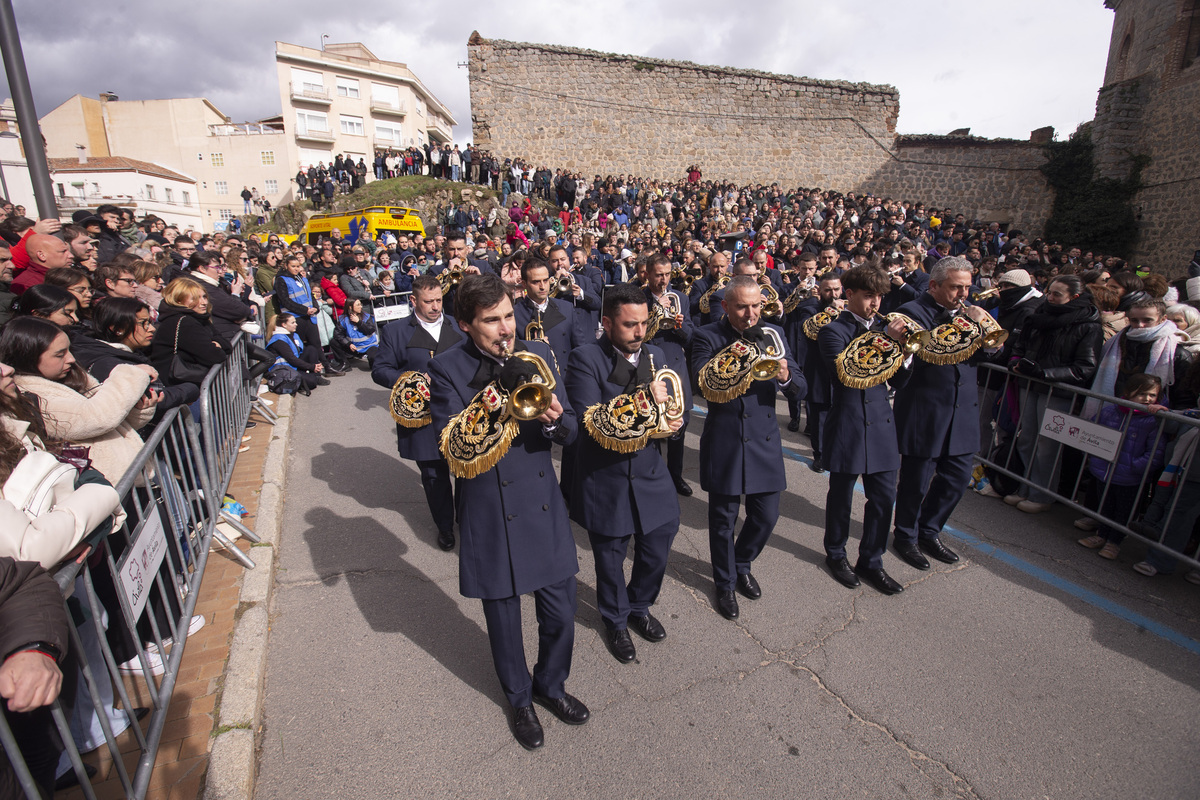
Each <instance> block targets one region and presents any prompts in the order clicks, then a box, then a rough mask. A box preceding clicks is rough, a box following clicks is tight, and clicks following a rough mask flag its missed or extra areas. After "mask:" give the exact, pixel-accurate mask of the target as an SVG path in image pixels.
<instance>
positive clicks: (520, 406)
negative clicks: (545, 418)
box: [501, 339, 556, 422]
mask: <svg viewBox="0 0 1200 800" xmlns="http://www.w3.org/2000/svg"><path fill="white" fill-rule="evenodd" d="M501 350H502V351H503V352H504V356H505V358H506V359H507V358H510V357H511V358H519V359H521V360H522V361H527V362H529V363H530V364H532V365H533V367H534V369H536V370H537V375H536V376H535V377H532V378H529V379H527V380H525V381H523V382H522V383H521V384H520V385H518V386H517V387H516V388H515V389H513V390H512V391H511V392H509V394H508V413H509V414H511V415H513V416H514V417H516V418H517V419H519V420H521V421H522V422H527V421H529V420H531V419H537V418H538V417H540V416H541V415H542V414H545V413H546V409H548V408H550V404H551V403H552V402H553V401H554V387H555V384H556V381H555V380H554V375H553V374H552V373H551V372H550V365H549V364H547V363H546V361H545V359H543V358H542V357H541V356H539V355H537V354H536V353H531V352H529V351H528V350H522V351H521V352H519V353H513V352H512V345H511V343H510V342H509V341H508V340H507V339H505V340H504V341H503V343H502V344H501Z"/></svg>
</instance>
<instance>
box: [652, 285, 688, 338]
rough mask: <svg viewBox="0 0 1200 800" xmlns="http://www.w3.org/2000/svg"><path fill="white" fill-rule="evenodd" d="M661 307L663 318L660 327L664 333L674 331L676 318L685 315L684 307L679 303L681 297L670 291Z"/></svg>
mask: <svg viewBox="0 0 1200 800" xmlns="http://www.w3.org/2000/svg"><path fill="white" fill-rule="evenodd" d="M659 305H660V307H661V309H662V315H663V317H662V321H661V322H659V323H658V327H659V328H661V329H662V330H664V331H669V330H674V329H675V317H677V316H679V315H680V314H682V313H683V306H682V304H681V303H680V302H679V295H677V294H675V293H674V292H672V291H670V290H669V289H668V290H667V293H666V294H665V295H664V296H663V299H662V302H661V303H660V304H659Z"/></svg>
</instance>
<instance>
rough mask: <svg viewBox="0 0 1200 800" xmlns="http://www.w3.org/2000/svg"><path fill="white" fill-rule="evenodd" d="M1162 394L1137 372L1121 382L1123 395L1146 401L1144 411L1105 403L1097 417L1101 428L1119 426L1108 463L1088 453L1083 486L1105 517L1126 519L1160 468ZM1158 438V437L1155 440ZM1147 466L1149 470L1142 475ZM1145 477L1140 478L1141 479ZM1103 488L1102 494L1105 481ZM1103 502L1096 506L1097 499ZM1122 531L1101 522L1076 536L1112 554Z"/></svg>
mask: <svg viewBox="0 0 1200 800" xmlns="http://www.w3.org/2000/svg"><path fill="white" fill-rule="evenodd" d="M1161 395H1162V380H1161V379H1160V378H1159V377H1158V376H1156V375H1147V374H1145V373H1141V372H1139V373H1137V374H1135V375H1131V376H1129V378H1128V379H1127V380H1126V382H1125V397H1124V398H1123V399H1125V400H1128V401H1130V402H1131V403H1141V404H1143V405H1145V406H1147V409H1146V410H1145V411H1143V410H1141V409H1137V408H1127V407H1125V406H1119V405H1116V404H1108V405H1106V406H1104V408H1103V409H1101V411H1100V416H1099V417H1098V418H1097V422H1099V423H1100V424H1101V425H1103V426H1105V427H1106V428H1112V429H1114V430H1124V435H1123V436H1122V437H1121V449H1120V452H1118V453H1117V457H1116V460H1115V461H1112V462H1108V461H1105V460H1104V459H1103V458H1100V457H1098V456H1090V457H1089V458H1088V472H1090V473H1091V475H1092V482H1091V485H1090V486H1088V497H1087V503H1088V507H1089V508H1091V509H1093V510H1099V511H1100V513H1101V514H1102V515H1103V516H1104V517H1105V518H1107V519H1110V520H1113V521H1115V522H1120V523H1126V524H1127V523H1128V522H1129V520H1130V519H1131V517H1132V516H1133V511H1134V508H1135V507H1136V506H1137V504H1138V499H1139V497H1140V495H1141V494H1142V492H1144V491H1146V490H1147V489H1148V488H1150V487H1152V486H1153V485H1154V481H1155V480H1156V479H1157V473H1158V470H1159V469H1161V468H1162V463H1163V449H1164V446H1165V437H1164V436H1161V435H1160V434H1159V432H1158V422H1157V420H1156V419H1155V417H1154V414H1155V412H1157V411H1165V410H1166V407H1165V406H1161V405H1159V404H1158V400H1159V398H1160V396H1161ZM1156 440H1157V441H1156ZM1147 470H1149V474H1147ZM1143 478H1144V480H1143ZM1106 483H1107V484H1108V492H1107V495H1105V488H1104V487H1105V484H1106ZM1102 496H1103V498H1104V507H1103V508H1102V509H1101V508H1100V499H1101V497H1102ZM1124 538H1125V534H1123V533H1121V532H1120V531H1118V530H1115V529H1113V528H1111V527H1109V526H1108V525H1105V524H1103V523H1101V525H1100V527H1099V530H1098V531H1097V532H1096V533H1094V534H1092V535H1091V536H1086V537H1084V538H1082V539H1080V540H1079V543H1080V544H1081V545H1083V546H1084V547H1087V548H1089V549H1092V550H1095V549H1096V548H1099V549H1100V553H1099V555H1100V557H1101V558H1107V559H1110V560H1111V559H1115V558H1116V557H1117V555H1118V554H1119V553H1120V552H1121V540H1123V539H1124Z"/></svg>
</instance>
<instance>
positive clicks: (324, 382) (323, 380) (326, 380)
mask: <svg viewBox="0 0 1200 800" xmlns="http://www.w3.org/2000/svg"><path fill="white" fill-rule="evenodd" d="M330 383H331V381H330V380H329V378H323V377H321V376H320V375H318V376H317V386H328V385H329V384H330Z"/></svg>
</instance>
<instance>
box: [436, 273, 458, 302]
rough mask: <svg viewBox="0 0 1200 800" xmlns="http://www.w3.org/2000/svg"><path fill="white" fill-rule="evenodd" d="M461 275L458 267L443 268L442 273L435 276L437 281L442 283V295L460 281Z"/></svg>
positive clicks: (447, 292)
mask: <svg viewBox="0 0 1200 800" xmlns="http://www.w3.org/2000/svg"><path fill="white" fill-rule="evenodd" d="M462 277H463V274H462V270H460V269H447V270H443V271H442V274H440V275H438V276H437V279H438V282H439V283H441V284H442V296H445V295H447V294H449V293H450V290H451V289H453V288H454V287H455V286H458V284H460V283H462Z"/></svg>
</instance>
